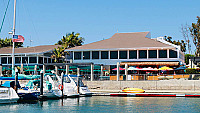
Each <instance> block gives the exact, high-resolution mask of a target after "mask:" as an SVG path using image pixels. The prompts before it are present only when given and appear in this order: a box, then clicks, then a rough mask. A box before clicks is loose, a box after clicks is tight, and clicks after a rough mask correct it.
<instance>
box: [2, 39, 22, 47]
mask: <svg viewBox="0 0 200 113" xmlns="http://www.w3.org/2000/svg"><path fill="white" fill-rule="evenodd" d="M12 45H13V42H12V38H5V39H1V38H0V48H2V47H10V46H12ZM18 47H23V43H22V42H15V48H18Z"/></svg>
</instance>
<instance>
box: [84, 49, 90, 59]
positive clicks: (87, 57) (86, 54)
mask: <svg viewBox="0 0 200 113" xmlns="http://www.w3.org/2000/svg"><path fill="white" fill-rule="evenodd" d="M83 59H90V51H84V52H83Z"/></svg>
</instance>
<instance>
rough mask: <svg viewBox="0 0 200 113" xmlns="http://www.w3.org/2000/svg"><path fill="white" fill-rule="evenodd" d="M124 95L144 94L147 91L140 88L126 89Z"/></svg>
mask: <svg viewBox="0 0 200 113" xmlns="http://www.w3.org/2000/svg"><path fill="white" fill-rule="evenodd" d="M122 92H124V93H144V92H145V91H144V90H143V89H139V88H125V89H123V90H122Z"/></svg>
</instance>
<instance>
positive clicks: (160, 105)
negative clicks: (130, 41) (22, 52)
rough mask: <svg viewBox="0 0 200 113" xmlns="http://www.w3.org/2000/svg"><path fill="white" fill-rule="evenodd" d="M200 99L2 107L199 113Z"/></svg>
mask: <svg viewBox="0 0 200 113" xmlns="http://www.w3.org/2000/svg"><path fill="white" fill-rule="evenodd" d="M199 105H200V98H166V97H158V98H156V97H109V96H93V97H80V98H65V99H59V100H48V101H38V102H36V103H16V104H1V105H0V109H1V111H3V112H20V113H21V112H70V113H71V112H123V113H124V112H200V110H199V107H200V106H199Z"/></svg>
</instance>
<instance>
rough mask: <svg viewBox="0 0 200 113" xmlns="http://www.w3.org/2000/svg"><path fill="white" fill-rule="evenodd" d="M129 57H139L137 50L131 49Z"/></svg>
mask: <svg viewBox="0 0 200 113" xmlns="http://www.w3.org/2000/svg"><path fill="white" fill-rule="evenodd" d="M129 59H137V50H131V51H129Z"/></svg>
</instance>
